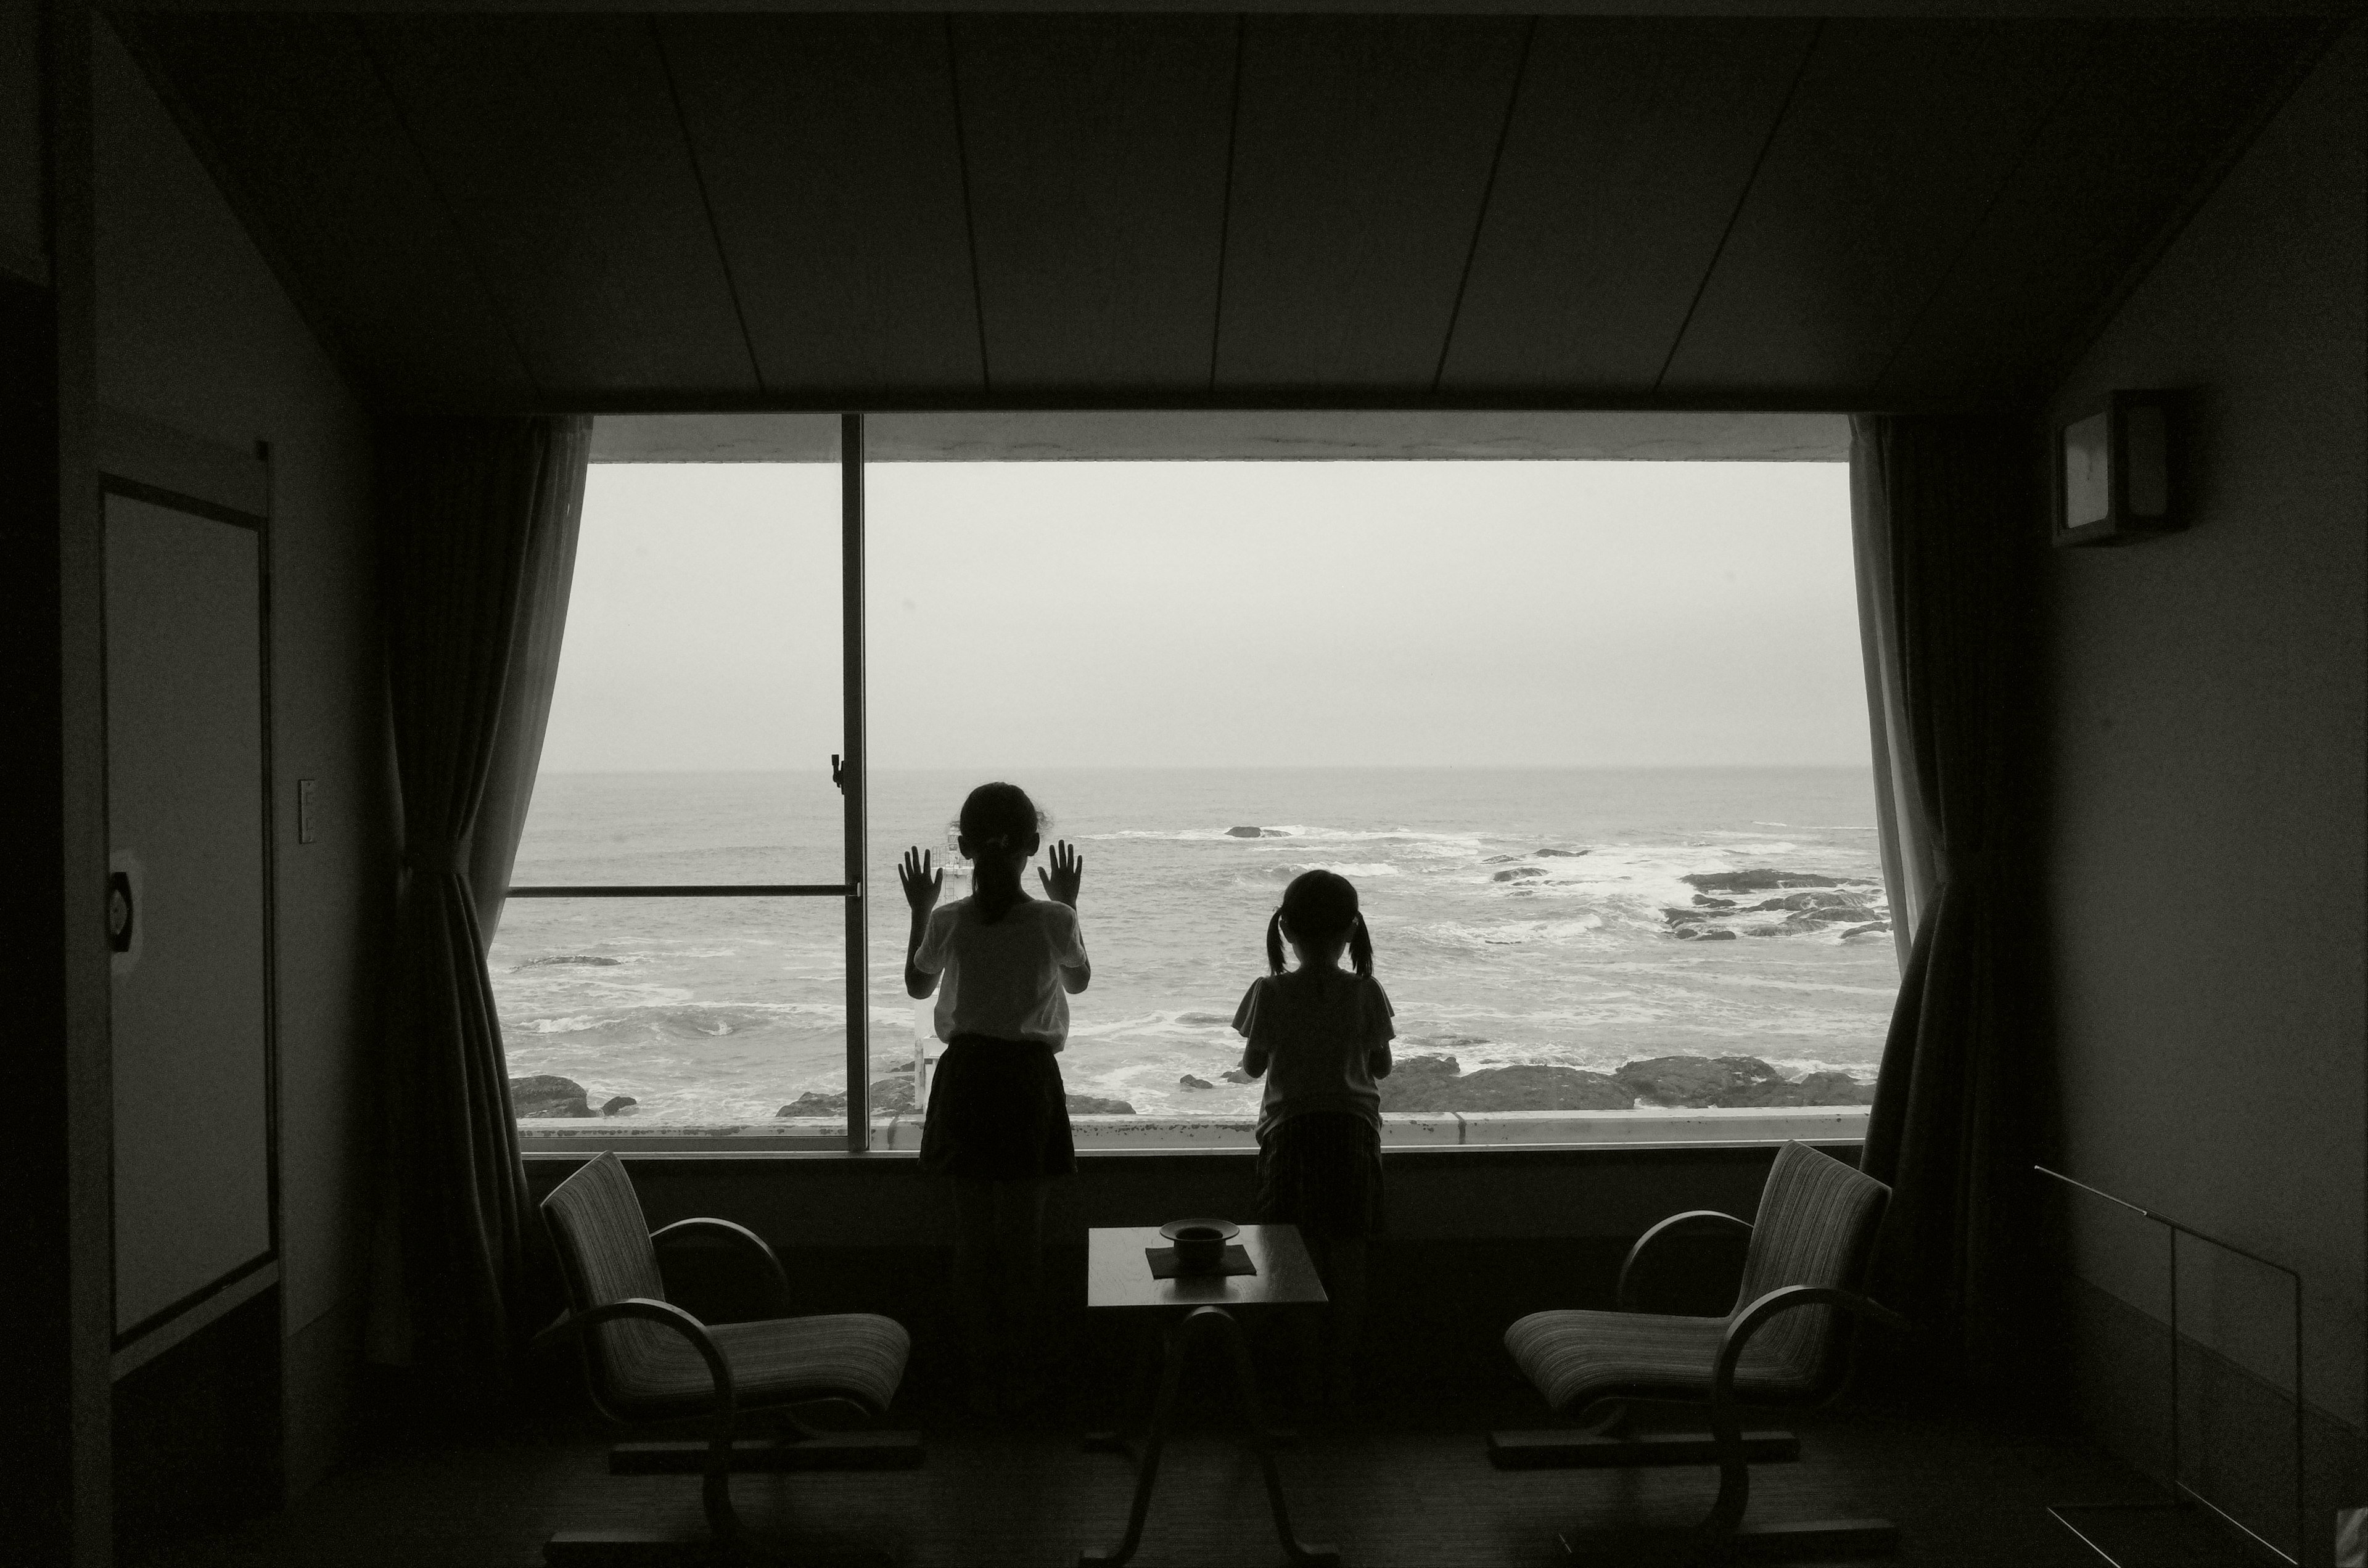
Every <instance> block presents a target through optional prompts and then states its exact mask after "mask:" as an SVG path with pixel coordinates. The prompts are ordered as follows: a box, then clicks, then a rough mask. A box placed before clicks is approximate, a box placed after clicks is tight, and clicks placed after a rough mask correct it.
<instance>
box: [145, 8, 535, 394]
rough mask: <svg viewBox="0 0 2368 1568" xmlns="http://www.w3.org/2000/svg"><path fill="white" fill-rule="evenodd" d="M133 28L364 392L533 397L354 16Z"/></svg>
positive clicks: (184, 21)
mask: <svg viewBox="0 0 2368 1568" xmlns="http://www.w3.org/2000/svg"><path fill="white" fill-rule="evenodd" d="M127 20H135V19H130V18H128V19H127ZM136 21H137V28H136V29H135V30H136V37H135V39H134V42H135V43H136V44H137V45H138V46H139V47H140V48H141V50H142V52H143V53H144V54H145V55H146V56H147V57H148V59H149V60H150V61H151V62H152V63H153V64H154V66H156V67H157V68H159V69H161V70H162V71H163V72H164V73H165V74H166V76H167V79H168V80H169V81H170V82H171V84H172V87H173V97H175V98H176V101H177V103H178V106H179V108H181V110H182V111H183V112H184V113H186V114H188V116H190V117H191V118H192V119H195V120H196V121H197V124H198V126H199V140H200V141H201V142H204V143H205V144H206V145H207V146H208V148H209V149H210V151H211V153H212V155H213V156H214V158H215V159H217V160H218V161H219V163H220V164H221V165H222V166H223V168H224V170H225V171H226V172H227V173H228V175H229V176H230V180H231V184H232V186H233V190H234V193H235V196H236V198H237V199H238V204H239V205H240V206H241V207H242V208H244V209H245V213H244V216H245V218H246V219H247V220H248V222H251V223H253V224H254V225H255V226H256V227H257V228H258V229H259V230H260V231H261V232H262V238H263V240H264V242H265V244H266V247H267V250H268V253H269V254H270V255H271V256H272V257H273V260H274V263H275V265H277V266H278V267H280V268H281V270H282V271H283V272H284V273H286V274H287V275H288V278H287V280H288V282H289V284H290V288H291V290H293V291H294V292H295V293H296V294H297V296H298V297H299V298H300V299H301V300H302V302H303V305H304V308H305V310H306V312H307V313H308V314H309V315H310V316H311V317H312V318H313V326H314V328H315V330H316V331H318V332H320V333H321V334H322V335H324V337H325V338H327V340H328V343H327V347H329V349H330V351H331V352H332V354H333V355H335V356H336V358H338V359H339V360H341V361H342V362H343V363H344V364H345V365H346V366H347V369H349V371H350V372H351V373H352V374H354V375H355V376H356V377H357V378H358V379H359V381H361V382H362V385H361V386H360V387H359V388H358V389H357V390H358V391H359V392H362V393H363V395H365V396H368V397H371V398H372V399H373V400H374V401H378V402H381V403H396V404H400V403H413V402H417V401H420V400H423V399H428V398H431V397H434V396H435V395H436V394H437V393H438V392H442V391H444V390H446V389H450V388H451V387H453V386H455V385H461V386H467V387H471V388H475V389H481V390H482V391H483V392H484V394H485V395H486V396H487V397H488V398H490V399H492V400H494V401H496V402H504V401H507V402H518V401H524V400H526V399H527V398H529V396H530V395H531V392H532V387H531V378H530V377H529V375H528V372H527V368H526V362H525V360H524V359H523V358H520V357H519V355H518V349H517V346H516V345H515V344H514V343H513V342H512V340H511V338H510V336H509V335H508V332H507V329H506V328H505V327H504V325H503V324H502V322H501V320H500V318H499V317H498V315H497V314H496V313H495V309H494V305H493V301H492V300H491V299H490V298H489V297H488V296H487V295H486V293H485V290H484V287H483V286H482V284H481V283H480V282H479V280H478V278H477V276H476V273H475V271H474V269H473V268H472V265H471V263H470V260H469V257H468V255H467V253H466V252H465V250H464V249H463V248H462V246H461V241H460V236H459V235H458V233H455V232H454V230H453V227H452V224H451V222H450V218H449V217H448V216H447V214H446V212H445V210H444V208H443V205H442V203H441V202H440V201H439V200H438V198H437V195H436V192H435V190H434V189H433V187H430V185H429V184H428V182H427V174H426V171H425V170H424V169H423V168H422V167H421V166H420V163H419V159H418V157H417V156H416V153H414V152H413V151H412V148H411V143H410V142H409V140H408V139H407V138H406V137H405V136H404V132H403V128H402V126H401V125H400V124H399V123H398V122H397V120H396V119H395V115H394V109H393V105H392V104H391V103H390V102H389V101H388V99H387V97H386V94H385V93H384V92H383V91H382V90H381V87H380V85H379V81H378V77H377V74H376V72H375V71H374V70H373V69H372V67H371V64H370V58H369V56H368V55H367V54H366V53H365V52H364V51H363V49H362V44H361V37H360V34H359V30H358V28H357V24H356V23H355V22H354V21H353V20H352V19H351V18H348V17H284V18H282V17H224V18H220V19H217V20H209V21H205V22H198V21H194V20H192V19H190V18H188V17H168V16H150V17H140V18H136Z"/></svg>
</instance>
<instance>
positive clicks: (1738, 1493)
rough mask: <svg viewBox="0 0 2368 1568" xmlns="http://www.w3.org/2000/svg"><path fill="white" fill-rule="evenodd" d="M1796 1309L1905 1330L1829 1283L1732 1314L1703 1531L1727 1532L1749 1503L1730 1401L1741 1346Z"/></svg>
mask: <svg viewBox="0 0 2368 1568" xmlns="http://www.w3.org/2000/svg"><path fill="white" fill-rule="evenodd" d="M1796 1307H1839V1308H1841V1309H1842V1310H1843V1311H1845V1312H1851V1313H1854V1314H1855V1315H1857V1316H1859V1317H1862V1318H1869V1319H1872V1320H1873V1321H1874V1322H1876V1323H1879V1324H1884V1325H1886V1326H1888V1327H1891V1328H1906V1327H1907V1319H1906V1318H1904V1317H1902V1316H1900V1314H1899V1313H1897V1312H1893V1311H1892V1310H1891V1309H1890V1308H1889V1307H1886V1306H1884V1305H1883V1304H1882V1303H1881V1302H1878V1301H1873V1300H1871V1299H1869V1298H1868V1297H1865V1296H1862V1295H1861V1294H1859V1293H1858V1292H1857V1291H1856V1290H1839V1289H1838V1288H1836V1287H1834V1286H1831V1285H1782V1286H1779V1287H1778V1288H1777V1289H1775V1290H1770V1291H1769V1292H1768V1293H1767V1294H1766V1295H1764V1296H1762V1297H1760V1298H1759V1300H1757V1301H1753V1302H1752V1303H1751V1304H1750V1305H1749V1306H1748V1307H1746V1308H1744V1309H1743V1310H1742V1311H1741V1312H1737V1313H1736V1314H1735V1316H1734V1317H1733V1318H1732V1319H1730V1320H1729V1321H1728V1323H1727V1325H1726V1332H1725V1334H1723V1335H1720V1336H1719V1342H1718V1360H1717V1362H1716V1363H1715V1364H1714V1365H1713V1368H1712V1369H1711V1378H1710V1435H1711V1440H1712V1441H1713V1443H1715V1444H1717V1445H1718V1453H1719V1460H1718V1469H1719V1477H1718V1501H1717V1503H1716V1504H1714V1505H1713V1506H1712V1508H1711V1513H1710V1517H1709V1519H1707V1520H1706V1521H1704V1528H1708V1529H1711V1530H1714V1531H1729V1532H1731V1531H1732V1530H1734V1529H1735V1528H1736V1525H1737V1524H1738V1523H1739V1522H1740V1521H1741V1520H1742V1518H1743V1510H1744V1507H1745V1505H1746V1504H1747V1503H1748V1501H1749V1500H1750V1493H1751V1471H1750V1468H1749V1466H1748V1463H1747V1462H1746V1455H1745V1452H1744V1446H1743V1417H1742V1415H1741V1414H1740V1413H1739V1412H1738V1411H1737V1410H1736V1399H1735V1369H1736V1365H1737V1364H1738V1363H1739V1362H1740V1361H1741V1360H1742V1359H1743V1347H1744V1346H1746V1345H1748V1344H1749V1343H1750V1342H1751V1336H1752V1335H1755V1334H1758V1333H1759V1331H1760V1330H1761V1329H1763V1328H1765V1327H1767V1326H1768V1324H1770V1322H1772V1321H1774V1320H1775V1319H1776V1318H1778V1317H1780V1316H1782V1314H1784V1313H1785V1312H1791V1311H1793V1309H1794V1308H1796Z"/></svg>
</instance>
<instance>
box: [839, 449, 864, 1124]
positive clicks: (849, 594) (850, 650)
mask: <svg viewBox="0 0 2368 1568" xmlns="http://www.w3.org/2000/svg"><path fill="white" fill-rule="evenodd" d="M838 485H839V544H838V557H839V582H840V587H841V591H842V593H843V595H844V601H843V608H841V610H840V614H839V630H840V635H841V637H842V638H843V639H844V647H843V650H842V652H841V654H840V659H839V665H840V669H841V672H842V676H843V678H844V680H845V683H846V689H845V692H844V695H843V698H842V707H843V711H842V718H841V722H842V724H843V726H844V734H843V735H842V737H841V741H840V744H841V745H842V746H843V747H844V748H845V754H846V760H845V762H844V763H843V765H842V766H841V767H840V769H839V780H840V786H841V788H840V798H841V801H842V802H843V804H844V807H845V810H846V812H847V1148H848V1153H854V1154H860V1153H865V1152H867V1151H868V1150H869V1149H870V1148H871V958H870V954H869V952H868V950H867V949H868V948H869V946H870V941H869V934H868V930H867V925H868V923H867V921H866V920H865V917H864V903H863V893H864V888H863V860H864V854H865V843H864V839H865V835H866V824H865V821H864V803H865V798H866V796H867V794H868V793H869V791H870V788H871V778H870V773H869V770H868V767H867V763H868V761H869V759H868V758H867V757H866V756H865V751H864V730H865V724H864V710H863V709H864V694H863V415H860V414H842V415H839V420H838Z"/></svg>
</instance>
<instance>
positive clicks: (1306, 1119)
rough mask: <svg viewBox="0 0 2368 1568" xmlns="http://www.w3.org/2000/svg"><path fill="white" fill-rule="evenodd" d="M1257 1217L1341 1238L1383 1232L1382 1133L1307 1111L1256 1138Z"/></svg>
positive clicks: (1353, 1119) (1363, 1123) (1336, 1114)
mask: <svg viewBox="0 0 2368 1568" xmlns="http://www.w3.org/2000/svg"><path fill="white" fill-rule="evenodd" d="M1258 1219H1259V1220H1260V1221H1262V1222H1264V1223H1267V1224H1281V1225H1297V1226H1298V1227H1299V1228H1300V1229H1301V1230H1302V1231H1303V1232H1304V1233H1307V1234H1309V1235H1312V1236H1315V1237H1316V1238H1318V1239H1319V1240H1321V1239H1326V1238H1333V1237H1338V1238H1339V1239H1342V1240H1349V1239H1353V1238H1355V1237H1358V1236H1369V1235H1374V1234H1377V1233H1379V1232H1380V1231H1381V1229H1382V1135H1381V1133H1380V1132H1378V1131H1375V1130H1374V1128H1373V1124H1372V1122H1370V1121H1367V1120H1366V1119H1364V1118H1363V1117H1361V1116H1351V1115H1349V1113H1348V1112H1346V1111H1337V1110H1311V1111H1304V1112H1302V1113H1301V1114H1300V1115H1298V1116H1291V1117H1285V1118H1284V1119H1282V1120H1281V1121H1280V1122H1278V1123H1277V1124H1276V1125H1275V1126H1274V1127H1272V1128H1271V1129H1269V1131H1266V1132H1264V1133H1261V1134H1260V1135H1259V1137H1258Z"/></svg>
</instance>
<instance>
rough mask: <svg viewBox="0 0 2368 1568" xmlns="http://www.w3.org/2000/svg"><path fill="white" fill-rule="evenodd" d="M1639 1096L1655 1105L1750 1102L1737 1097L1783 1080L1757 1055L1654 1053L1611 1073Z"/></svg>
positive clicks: (1747, 1103) (1623, 1086)
mask: <svg viewBox="0 0 2368 1568" xmlns="http://www.w3.org/2000/svg"><path fill="white" fill-rule="evenodd" d="M1612 1076H1613V1077H1615V1078H1617V1079H1619V1081H1620V1085H1621V1086H1622V1088H1625V1089H1627V1090H1628V1091H1629V1092H1630V1093H1632V1094H1634V1096H1636V1097H1637V1098H1638V1099H1640V1100H1645V1101H1648V1102H1650V1103H1651V1104H1654V1105H1657V1106H1692V1107H1701V1106H1716V1105H1751V1104H1757V1103H1759V1102H1757V1101H1753V1100H1749V1099H1745V1098H1739V1097H1736V1096H1744V1095H1748V1093H1750V1092H1751V1090H1752V1086H1753V1085H1760V1084H1771V1083H1782V1081H1783V1074H1781V1073H1779V1072H1777V1071H1776V1069H1775V1068H1773V1067H1770V1065H1768V1063H1766V1062H1762V1061H1760V1060H1759V1058H1758V1057H1756V1056H1719V1057H1709V1056H1654V1057H1648V1058H1646V1059H1645V1060H1644V1061H1642V1062H1628V1063H1626V1064H1625V1065H1623V1066H1622V1068H1621V1069H1620V1071H1619V1072H1617V1073H1615V1074H1612Z"/></svg>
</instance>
